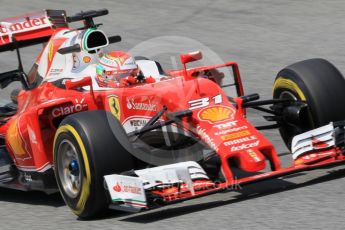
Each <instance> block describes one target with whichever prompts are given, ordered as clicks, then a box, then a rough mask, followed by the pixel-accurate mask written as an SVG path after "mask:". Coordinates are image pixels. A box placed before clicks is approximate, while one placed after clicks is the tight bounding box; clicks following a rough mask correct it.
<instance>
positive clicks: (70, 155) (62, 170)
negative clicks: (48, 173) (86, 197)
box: [57, 139, 81, 198]
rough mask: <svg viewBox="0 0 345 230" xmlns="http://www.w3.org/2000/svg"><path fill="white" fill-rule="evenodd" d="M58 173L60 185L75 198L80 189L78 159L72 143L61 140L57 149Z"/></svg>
mask: <svg viewBox="0 0 345 230" xmlns="http://www.w3.org/2000/svg"><path fill="white" fill-rule="evenodd" d="M57 154H58V157H57V165H58V169H57V170H58V174H59V178H60V182H61V186H62V188H63V190H64V191H65V193H66V194H67V195H68V196H69V197H70V198H76V197H77V196H78V194H79V193H80V190H81V170H80V162H81V161H80V159H79V155H78V152H77V149H76V147H75V146H74V144H73V143H72V142H71V141H69V140H66V139H65V140H63V141H62V142H61V143H60V144H59V147H58V151H57Z"/></svg>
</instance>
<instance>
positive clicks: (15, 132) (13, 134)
mask: <svg viewBox="0 0 345 230" xmlns="http://www.w3.org/2000/svg"><path fill="white" fill-rule="evenodd" d="M7 140H8V143H9V144H10V146H11V148H12V150H13V153H14V154H15V155H17V156H23V155H25V154H26V151H25V150H24V148H23V145H24V143H23V140H22V138H21V136H20V133H19V127H18V119H15V120H14V121H13V122H12V123H11V124H10V126H9V127H8V131H7Z"/></svg>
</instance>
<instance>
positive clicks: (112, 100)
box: [108, 95, 121, 120]
mask: <svg viewBox="0 0 345 230" xmlns="http://www.w3.org/2000/svg"><path fill="white" fill-rule="evenodd" d="M108 103H109V108H110V112H111V113H112V114H113V115H114V116H115V117H116V118H117V119H118V120H120V118H121V109H120V102H119V98H118V97H116V96H114V95H111V96H109V97H108Z"/></svg>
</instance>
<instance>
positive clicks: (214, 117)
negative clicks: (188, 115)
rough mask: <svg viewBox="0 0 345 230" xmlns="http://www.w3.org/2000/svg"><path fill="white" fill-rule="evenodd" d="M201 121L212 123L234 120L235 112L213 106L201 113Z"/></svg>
mask: <svg viewBox="0 0 345 230" xmlns="http://www.w3.org/2000/svg"><path fill="white" fill-rule="evenodd" d="M198 116H199V119H201V120H204V121H208V122H210V123H214V122H220V121H225V120H229V119H234V116H235V110H234V109H233V108H230V107H225V106H219V105H216V106H212V107H208V108H205V109H202V110H200V111H199V114H198Z"/></svg>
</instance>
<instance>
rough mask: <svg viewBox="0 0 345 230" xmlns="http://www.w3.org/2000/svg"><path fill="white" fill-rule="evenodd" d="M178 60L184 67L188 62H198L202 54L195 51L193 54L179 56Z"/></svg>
mask: <svg viewBox="0 0 345 230" xmlns="http://www.w3.org/2000/svg"><path fill="white" fill-rule="evenodd" d="M180 59H181V63H182V64H183V65H185V64H187V63H189V62H193V61H198V60H200V59H202V53H201V51H195V52H191V53H187V54H181V55H180Z"/></svg>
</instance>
